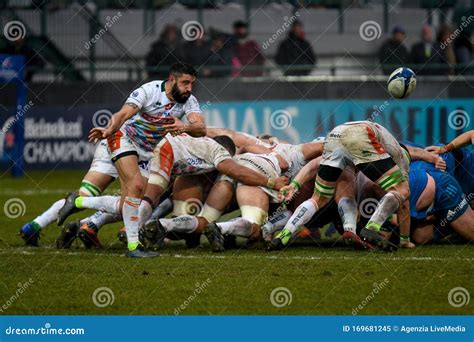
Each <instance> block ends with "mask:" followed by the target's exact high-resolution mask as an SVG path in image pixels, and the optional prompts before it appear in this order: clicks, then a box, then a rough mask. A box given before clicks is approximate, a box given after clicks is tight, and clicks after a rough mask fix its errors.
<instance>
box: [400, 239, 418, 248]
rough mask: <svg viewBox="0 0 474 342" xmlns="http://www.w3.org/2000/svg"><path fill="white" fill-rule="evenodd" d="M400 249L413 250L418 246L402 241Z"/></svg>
mask: <svg viewBox="0 0 474 342" xmlns="http://www.w3.org/2000/svg"><path fill="white" fill-rule="evenodd" d="M399 247H400V248H409V249H412V248H416V245H415V244H414V243H413V242H411V241H400V245H399Z"/></svg>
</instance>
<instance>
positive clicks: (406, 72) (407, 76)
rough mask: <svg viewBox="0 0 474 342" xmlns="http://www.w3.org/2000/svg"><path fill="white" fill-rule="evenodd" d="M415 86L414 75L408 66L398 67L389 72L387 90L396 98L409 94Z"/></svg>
mask: <svg viewBox="0 0 474 342" xmlns="http://www.w3.org/2000/svg"><path fill="white" fill-rule="evenodd" d="M415 88H416V76H415V73H414V72H413V70H411V69H410V68H398V69H397V70H395V71H394V72H392V73H391V74H390V77H389V78H388V81H387V90H388V92H389V93H390V95H392V96H393V97H394V98H396V99H403V98H405V97H408V96H410V95H411V94H412V93H413V91H414V90H415Z"/></svg>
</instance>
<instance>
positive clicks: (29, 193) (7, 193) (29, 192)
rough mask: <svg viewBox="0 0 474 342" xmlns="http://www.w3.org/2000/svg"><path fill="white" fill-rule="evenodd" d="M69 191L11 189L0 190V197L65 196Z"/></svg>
mask: <svg viewBox="0 0 474 342" xmlns="http://www.w3.org/2000/svg"><path fill="white" fill-rule="evenodd" d="M71 191H73V190H71V189H41V190H40V189H38V190H19V189H12V188H4V189H0V196H37V195H49V194H67V193H68V192H71Z"/></svg>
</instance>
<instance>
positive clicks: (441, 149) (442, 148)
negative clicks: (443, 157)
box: [425, 146, 446, 154]
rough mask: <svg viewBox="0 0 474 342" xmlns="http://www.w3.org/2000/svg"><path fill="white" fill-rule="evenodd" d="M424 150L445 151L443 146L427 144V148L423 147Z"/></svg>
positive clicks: (439, 152)
mask: <svg viewBox="0 0 474 342" xmlns="http://www.w3.org/2000/svg"><path fill="white" fill-rule="evenodd" d="M425 151H428V152H432V153H436V154H442V153H445V152H446V151H445V150H444V147H443V146H428V147H427V148H425Z"/></svg>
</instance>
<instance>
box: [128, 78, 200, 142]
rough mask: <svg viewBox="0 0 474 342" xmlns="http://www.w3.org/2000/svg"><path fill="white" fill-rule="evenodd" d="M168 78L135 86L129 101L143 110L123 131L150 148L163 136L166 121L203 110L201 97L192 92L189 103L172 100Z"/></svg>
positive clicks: (134, 140)
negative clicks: (167, 85)
mask: <svg viewBox="0 0 474 342" xmlns="http://www.w3.org/2000/svg"><path fill="white" fill-rule="evenodd" d="M165 83H166V81H152V82H148V83H145V84H144V85H142V86H141V87H140V88H138V89H135V90H134V91H133V92H132V93H131V94H130V96H129V97H128V99H127V101H125V103H133V104H136V105H137V106H138V108H140V111H139V112H138V113H137V114H135V115H134V116H133V117H132V118H130V119H129V120H127V121H126V122H125V123H124V125H123V127H122V131H123V132H125V133H126V134H127V135H128V137H129V138H130V139H131V140H132V141H133V142H135V143H136V144H137V145H138V146H139V147H141V148H143V149H144V150H146V151H153V148H154V147H155V146H156V145H157V144H158V143H159V142H160V141H161V140H162V139H163V135H164V130H163V126H162V125H164V124H170V123H173V121H172V119H171V117H175V118H178V119H181V118H182V117H183V116H185V115H187V114H189V113H191V112H198V113H201V109H200V107H199V103H198V101H197V99H196V98H195V97H194V96H193V95H191V96H190V97H189V98H188V100H187V101H186V102H185V103H176V102H173V101H170V99H168V97H167V96H166V92H165Z"/></svg>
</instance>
